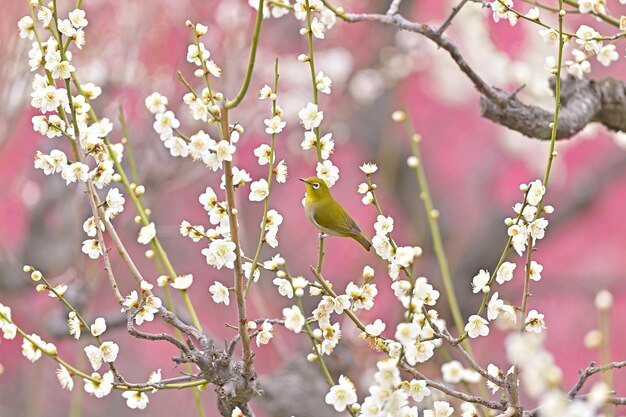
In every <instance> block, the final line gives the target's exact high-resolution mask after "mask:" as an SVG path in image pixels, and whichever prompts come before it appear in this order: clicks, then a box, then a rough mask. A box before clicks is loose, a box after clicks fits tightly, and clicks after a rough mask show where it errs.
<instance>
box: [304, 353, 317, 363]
mask: <svg viewBox="0 0 626 417" xmlns="http://www.w3.org/2000/svg"><path fill="white" fill-rule="evenodd" d="M306 360H307V361H309V362H311V363H313V362H315V361H316V360H317V355H316V354H315V353H309V354H308V355H306Z"/></svg>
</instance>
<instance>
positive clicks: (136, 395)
mask: <svg viewBox="0 0 626 417" xmlns="http://www.w3.org/2000/svg"><path fill="white" fill-rule="evenodd" d="M122 397H124V398H126V405H127V406H128V408H131V409H138V410H143V409H144V408H146V407H147V406H148V402H150V399H149V398H148V396H147V395H146V393H145V392H142V391H124V392H123V393H122Z"/></svg>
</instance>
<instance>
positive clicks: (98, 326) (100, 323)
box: [91, 317, 107, 336]
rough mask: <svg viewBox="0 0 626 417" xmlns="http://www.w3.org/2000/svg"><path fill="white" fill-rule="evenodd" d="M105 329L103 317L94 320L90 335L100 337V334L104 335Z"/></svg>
mask: <svg viewBox="0 0 626 417" xmlns="http://www.w3.org/2000/svg"><path fill="white" fill-rule="evenodd" d="M106 329H107V324H106V321H105V320H104V317H98V318H97V319H95V320H94V322H93V324H92V325H91V334H92V335H94V336H100V335H102V333H104V332H105V331H106Z"/></svg>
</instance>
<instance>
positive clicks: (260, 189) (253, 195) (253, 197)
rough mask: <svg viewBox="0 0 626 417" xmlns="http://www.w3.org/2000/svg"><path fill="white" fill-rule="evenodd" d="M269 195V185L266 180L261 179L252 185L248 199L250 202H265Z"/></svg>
mask: <svg viewBox="0 0 626 417" xmlns="http://www.w3.org/2000/svg"><path fill="white" fill-rule="evenodd" d="M268 195H269V185H268V183H267V180H265V178H261V179H260V180H258V181H254V182H253V183H252V184H250V195H249V196H248V198H249V199H250V201H263V200H265V199H266V198H267V196H268Z"/></svg>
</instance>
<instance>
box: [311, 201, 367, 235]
mask: <svg viewBox="0 0 626 417" xmlns="http://www.w3.org/2000/svg"><path fill="white" fill-rule="evenodd" d="M337 214H338V215H339V218H338V219H336V218H334V217H333V216H336V215H337ZM313 218H314V219H315V222H316V223H317V224H319V225H322V226H326V225H329V224H332V225H333V229H334V231H335V232H337V233H345V234H357V235H358V234H360V233H361V229H359V226H357V224H356V222H355V221H354V220H353V219H352V217H350V215H349V214H348V213H347V212H346V211H345V210H344V208H343V207H341V205H340V204H339V203H337V202H336V201H332V202H330V203H328V204H325V205H324V207H320V208H319V209H317V210H316V211H315V214H314V215H313Z"/></svg>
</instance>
